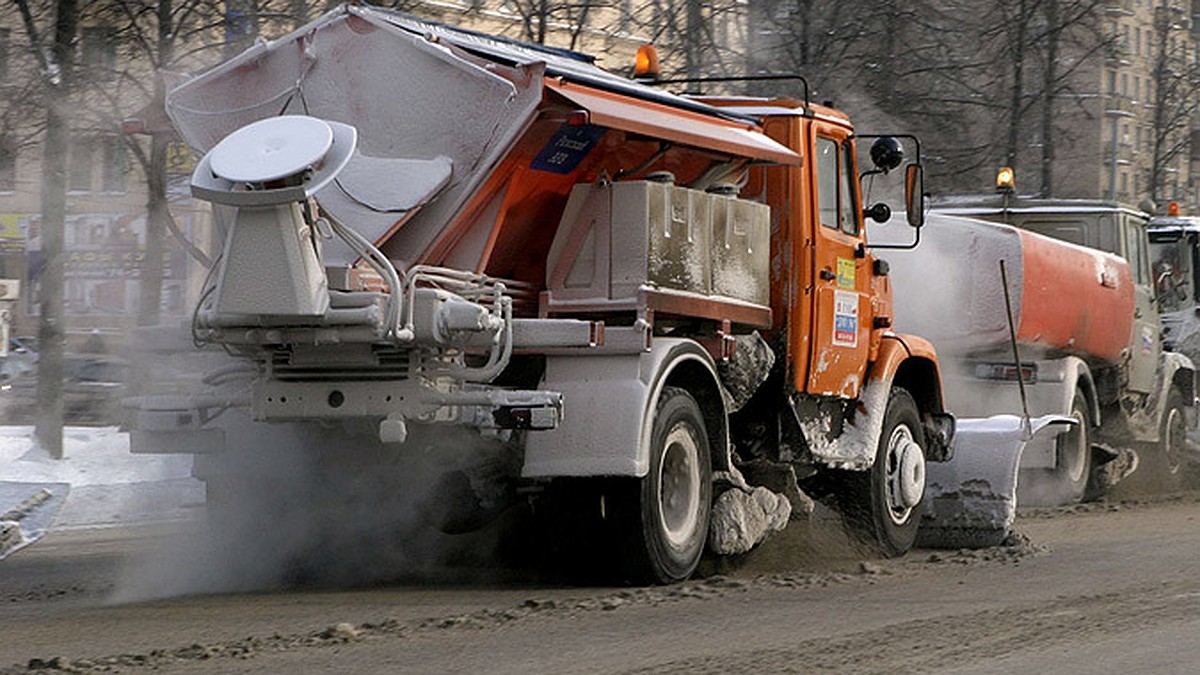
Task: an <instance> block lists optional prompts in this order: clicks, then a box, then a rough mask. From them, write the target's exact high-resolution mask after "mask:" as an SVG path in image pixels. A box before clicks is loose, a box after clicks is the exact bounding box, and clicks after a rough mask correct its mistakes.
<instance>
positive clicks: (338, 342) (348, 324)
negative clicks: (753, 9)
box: [132, 6, 954, 582]
mask: <svg viewBox="0 0 1200 675" xmlns="http://www.w3.org/2000/svg"><path fill="white" fill-rule="evenodd" d="M167 106H168V110H169V114H170V115H171V117H172V119H173V120H174V121H175V123H176V125H177V126H178V128H179V130H180V132H181V133H182V134H183V136H184V138H185V139H186V140H187V141H188V142H189V143H190V144H191V145H192V146H193V147H194V148H196V149H197V150H198V151H199V152H201V153H203V159H202V160H201V161H200V162H199V164H198V166H197V168H196V171H195V173H194V175H193V177H192V192H193V195H194V196H196V197H198V198H200V199H202V200H207V201H209V202H211V203H212V205H213V209H214V214H215V216H216V219H217V222H218V223H219V225H220V227H221V229H222V231H223V232H224V241H223V250H222V253H221V255H220V259H219V261H218V262H217V263H216V265H215V266H214V268H213V270H212V275H211V280H210V283H209V285H208V288H207V289H206V291H205V292H204V294H203V297H202V298H201V301H200V303H199V305H198V307H197V308H196V312H195V317H194V321H193V333H194V337H195V339H196V340H197V341H198V342H200V343H207V344H216V345H220V346H221V347H223V348H224V349H225V350H226V351H228V352H229V353H231V354H232V355H234V357H235V358H236V360H237V361H238V362H240V363H241V364H243V365H242V366H240V367H239V366H234V367H229V368H226V369H224V370H222V371H220V372H215V373H212V374H210V376H209V377H208V378H207V382H208V383H210V384H211V385H212V389H211V390H210V391H207V392H205V393H199V392H192V393H191V394H189V395H187V396H169V397H144V398H142V399H140V400H138V401H137V407H136V410H135V415H134V417H135V419H134V420H133V429H134V431H133V435H132V438H133V445H134V450H135V451H138V452H170V451H182V452H192V453H196V473H197V475H198V476H199V477H201V478H205V479H206V480H208V481H209V487H210V496H211V497H212V498H213V499H214V500H218V499H219V498H220V497H221V494H222V492H223V491H224V490H226V489H230V490H233V489H235V488H236V486H235V485H232V482H233V481H231V480H230V479H228V475H229V474H228V473H222V471H221V469H222V467H226V468H227V467H229V466H237V465H239V463H240V465H242V466H249V465H250V464H252V463H253V462H251V461H249V460H247V459H246V458H247V457H251V456H254V455H255V454H258V453H265V452H266V450H265V449H264V448H265V446H266V445H269V444H270V443H265V442H261V441H260V440H259V439H261V438H262V437H261V436H259V435H255V434H256V433H258V432H252V431H251V430H252V429H256V428H257V429H259V430H261V429H264V428H269V429H274V430H276V437H275V439H274V441H273V442H274V443H275V445H276V446H278V445H279V444H288V445H290V446H293V447H290V448H289V450H290V449H295V450H296V451H297V452H299V451H300V448H301V447H302V446H305V445H309V446H317V447H316V448H315V449H311V450H310V451H309V452H308V454H307V455H306V456H305V457H304V458H303V459H296V460H295V461H304V462H308V463H315V464H317V465H319V466H320V467H322V469H321V470H324V471H328V472H330V473H333V472H337V471H351V470H357V471H359V472H360V473H361V474H363V475H365V476H369V477H370V478H372V479H373V480H375V481H376V482H379V481H383V482H384V483H386V479H387V476H389V475H392V474H391V473H390V472H392V471H397V472H401V473H402V472H403V469H397V468H396V466H398V465H403V462H402V461H400V459H403V458H405V457H408V456H413V455H419V456H420V457H421V458H423V459H425V460H428V458H429V456H430V454H431V453H433V454H436V453H441V455H442V456H443V457H444V458H445V461H446V464H447V466H448V467H450V469H453V470H452V471H451V470H449V469H448V472H447V473H448V474H453V475H454V476H456V478H454V479H449V480H445V481H443V482H440V483H439V485H440V486H441V487H440V488H439V490H438V492H439V493H441V494H442V496H445V495H447V494H450V493H452V492H453V493H454V494H455V498H454V499H453V500H450V501H452V502H453V504H454V507H453V508H451V509H449V510H448V511H445V512H443V515H444V516H446V518H444V519H443V520H444V522H443V524H444V525H446V526H447V527H448V528H450V529H455V530H462V529H467V528H469V527H471V526H473V525H477V524H478V523H480V522H482V521H483V519H484V517H485V516H486V515H487V514H488V513H489V512H490V513H494V512H495V511H496V510H497V509H499V508H501V507H502V506H503V505H504V504H505V503H508V502H507V501H506V500H513V499H520V500H528V501H530V502H532V503H533V506H534V510H535V511H541V512H542V513H550V514H552V515H554V516H555V517H558V518H560V519H566V520H567V521H568V522H569V523H571V524H572V527H574V528H575V529H574V532H576V533H577V534H580V533H585V534H584V536H583V538H588V537H590V536H592V535H594V536H596V537H612V538H615V539H616V540H617V541H616V542H614V545H612V546H607V547H605V550H606V551H607V554H608V555H609V556H611V558H612V564H613V565H614V569H619V570H622V574H623V576H624V577H625V578H628V579H638V580H647V581H652V582H669V581H673V580H679V579H683V578H685V577H687V576H689V575H690V574H691V573H692V571H693V570H694V569H695V567H696V565H697V562H698V560H699V559H700V557H701V554H702V552H703V551H704V549H705V544H706V540H709V531H710V526H711V523H712V521H713V518H714V511H713V509H714V502H715V501H717V500H715V498H716V497H717V496H719V495H723V494H725V493H730V492H739V491H740V492H748V491H752V490H753V489H754V487H755V483H759V484H761V483H764V482H770V483H771V485H772V493H773V494H792V495H794V494H797V493H798V490H795V488H796V487H797V486H799V487H801V488H803V489H804V490H805V491H806V492H808V493H809V494H811V495H813V496H815V497H816V498H818V499H823V500H827V501H828V502H829V503H831V504H833V505H834V506H836V508H838V509H839V510H840V511H841V512H842V513H843V514H844V515H845V516H846V519H847V521H848V522H849V523H851V524H852V526H853V527H854V528H855V529H856V530H857V531H858V532H860V533H862V534H863V535H864V536H865V537H866V538H867V539H869V540H870V541H871V542H873V543H874V544H875V545H877V547H878V548H879V549H880V550H881V551H883V552H884V553H886V554H899V553H902V552H904V551H907V550H908V549H909V548H910V547H911V546H912V545H913V543H914V539H915V538H916V536H917V530H918V526H919V524H920V521H921V513H922V510H923V507H924V498H923V497H924V492H925V463H926V462H943V461H946V460H948V459H949V458H950V456H951V446H952V438H953V435H954V423H953V418H952V417H951V416H950V415H948V414H947V413H946V411H945V409H944V405H943V394H942V390H941V384H940V379H941V377H940V374H939V366H938V360H937V357H936V355H935V352H934V349H933V347H932V346H931V345H930V343H929V341H928V340H926V339H925V338H923V337H918V336H915V335H904V334H898V333H895V332H894V331H893V330H892V324H893V312H892V285H891V279H890V277H889V276H888V266H887V264H886V263H885V262H883V261H881V260H880V259H878V258H877V257H876V255H875V253H873V252H872V250H871V248H870V247H869V246H868V243H867V241H866V237H865V227H864V218H865V217H866V214H869V215H872V216H874V217H886V215H887V211H888V209H887V207H886V206H883V205H876V206H873V207H872V208H871V209H868V210H867V211H866V212H865V213H864V209H863V206H862V200H863V197H862V195H861V184H860V177H859V172H860V167H859V166H858V160H857V153H856V144H857V143H858V142H859V139H858V138H857V137H856V135H855V131H854V128H853V126H852V125H851V123H850V121H849V119H848V118H847V116H846V115H844V114H843V113H841V112H838V111H836V110H833V109H830V108H827V107H823V106H819V105H814V104H812V103H811V102H809V101H808V100H807V97H806V96H804V97H800V98H795V99H791V98H741V97H739V98H725V99H721V98H704V99H699V98H689V97H683V96H676V95H672V94H669V93H666V92H664V91H662V90H661V89H659V88H655V87H652V86H647V85H644V84H640V83H637V82H634V81H631V80H629V79H626V78H624V77H618V76H615V75H613V74H610V73H607V72H605V71H603V70H601V69H599V68H597V67H595V66H593V65H592V64H591V63H590V60H589V59H588V58H586V57H584V56H582V55H580V54H576V53H573V52H566V51H562V50H555V49H548V48H543V47H539V46H535V45H527V44H521V43H516V42H512V41H508V40H504V39H500V38H493V37H488V36H483V35H480V34H477V33H471V32H465V31H460V30H456V29H453V28H450V27H447V26H444V25H440V24H435V23H429V22H424V21H419V20H416V19H414V18H411V17H408V16H406V15H402V14H398V13H395V12H391V11H386V10H381V9H374V8H368V7H359V6H346V7H341V8H339V9H336V10H334V11H333V12H331V13H329V14H327V15H325V16H324V17H322V18H320V19H318V20H317V21H315V22H314V23H312V24H310V25H308V26H306V27H304V28H303V29H301V30H298V31H297V32H295V33H293V34H291V35H289V36H286V37H284V38H282V39H279V40H277V41H273V42H269V43H264V44H259V45H256V46H254V47H252V48H251V49H249V50H248V51H247V52H245V53H243V54H241V55H240V56H237V57H235V58H234V59H233V60H231V61H229V62H227V63H225V64H223V65H221V66H219V67H217V68H215V69H213V70H211V71H209V72H207V73H204V74H202V75H200V76H198V77H196V78H194V79H192V80H190V81H189V82H187V83H186V84H183V85H182V86H180V87H179V88H177V89H175V90H173V91H172V92H171V93H170V94H169V96H168V100H167ZM907 144H908V150H909V152H910V153H911V152H912V151H914V150H917V151H918V155H917V158H918V159H919V149H918V148H917V146H916V144H915V139H910V140H909V141H907ZM902 151H903V145H902V144H901V143H900V142H899V141H897V140H896V139H894V138H888V139H884V140H877V141H876V142H875V144H874V145H873V150H872V152H871V155H872V158H873V159H874V160H875V161H876V166H875V167H873V168H871V169H870V172H871V173H875V174H889V175H890V176H891V177H897V176H898V177H899V178H900V179H903V180H904V182H905V184H906V188H907V190H906V194H907V204H906V205H905V206H906V207H907V212H908V213H909V214H912V217H911V218H910V219H909V221H908V222H909V224H910V225H914V226H916V225H920V224H921V217H922V213H923V208H922V186H921V176H922V172H921V167H920V164H919V162H913V163H910V164H908V165H906V166H904V167H901V164H902V163H903V159H902ZM893 171H894V172H893ZM251 438H254V439H255V440H253V441H251V440H248V439H251ZM448 446H452V447H448ZM276 449H278V448H277V447H276ZM264 456H265V454H264ZM271 457H272V458H276V457H283V458H282V459H272V460H271V462H274V461H291V460H288V459H286V455H282V456H277V455H271ZM398 458H399V459H398ZM267 464H268V466H267V468H266V469H265V471H264V472H263V473H267V474H269V473H270V471H271V468H270V462H268V463H267ZM485 465H486V468H481V467H484V466H485ZM276 466H278V465H276ZM260 467H261V464H260ZM484 474H486V475H487V477H488V478H491V479H498V481H491V482H490V485H491V486H492V487H486V488H485V487H484V483H485V482H487V481H484V480H483V477H484ZM398 475H399V474H398ZM763 476H769V477H770V479H769V481H768V480H767V479H766V478H763ZM780 477H782V478H780ZM270 481H271V479H270V476H269V475H268V476H264V475H263V474H262V473H260V474H259V476H258V477H257V478H255V479H254V480H251V481H249V482H250V485H249V486H248V489H251V490H259V491H269V489H270V486H271V485H272V483H271V482H270ZM497 485H498V487H496V486H497ZM373 504H374V506H373V507H372V508H384V507H383V503H382V501H381V502H378V503H374V502H373ZM718 510H719V509H718ZM718 515H719V513H718ZM264 517H265V516H264ZM606 541H607V540H606ZM710 543H711V542H710ZM727 550H728V549H726V551H727Z"/></svg>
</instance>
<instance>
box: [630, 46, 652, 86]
mask: <svg viewBox="0 0 1200 675" xmlns="http://www.w3.org/2000/svg"><path fill="white" fill-rule="evenodd" d="M633 77H634V79H637V80H657V79H658V50H656V49H655V48H654V45H650V44H645V45H642V46H641V47H638V50H637V57H636V58H635V60H634V62H633Z"/></svg>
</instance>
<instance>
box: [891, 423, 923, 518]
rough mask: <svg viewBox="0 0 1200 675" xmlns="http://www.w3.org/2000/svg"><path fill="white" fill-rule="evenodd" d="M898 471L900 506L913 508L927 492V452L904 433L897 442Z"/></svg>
mask: <svg viewBox="0 0 1200 675" xmlns="http://www.w3.org/2000/svg"><path fill="white" fill-rule="evenodd" d="M895 447H896V454H897V457H896V460H897V461H896V467H897V468H896V472H895V473H894V474H893V476H894V481H895V483H894V490H893V494H894V495H896V497H897V501H898V502H899V504H898V506H900V507H901V508H904V509H911V508H913V507H914V506H916V505H917V504H918V503H920V501H921V497H922V496H924V494H925V453H924V452H922V450H921V446H920V445H917V443H916V442H915V441H913V439H912V437H911V436H909V435H908V434H904V435H903V437H902V438H901V439H898V442H897V443H896V446H895Z"/></svg>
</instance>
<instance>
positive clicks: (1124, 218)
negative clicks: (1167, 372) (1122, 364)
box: [1119, 214, 1162, 393]
mask: <svg viewBox="0 0 1200 675" xmlns="http://www.w3.org/2000/svg"><path fill="white" fill-rule="evenodd" d="M1119 222H1120V232H1121V233H1122V235H1123V236H1124V239H1125V241H1124V247H1123V248H1124V251H1125V259H1126V260H1127V261H1129V266H1130V267H1131V268H1133V336H1132V339H1131V340H1130V343H1131V344H1130V350H1129V351H1130V355H1129V389H1130V390H1131V391H1137V392H1142V393H1149V392H1151V391H1153V390H1154V384H1155V380H1156V378H1157V376H1158V362H1159V359H1160V358H1161V357H1162V341H1161V340H1160V339H1159V336H1160V335H1161V332H1162V324H1161V321H1160V319H1159V316H1158V308H1157V307H1156V306H1155V301H1154V282H1153V280H1152V279H1151V278H1150V258H1149V251H1147V250H1146V249H1147V246H1148V243H1147V237H1146V231H1145V229H1144V223H1143V221H1141V220H1140V219H1136V218H1133V217H1131V216H1128V215H1124V214H1122V215H1121V216H1120V221H1119Z"/></svg>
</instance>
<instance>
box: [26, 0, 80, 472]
mask: <svg viewBox="0 0 1200 675" xmlns="http://www.w3.org/2000/svg"><path fill="white" fill-rule="evenodd" d="M15 1H16V4H17V7H18V9H19V11H20V14H21V19H22V22H23V23H24V27H25V33H26V35H27V36H28V38H29V47H30V49H31V50H32V51H33V52H34V53H35V54H36V55H37V57H38V61H39V65H40V66H41V78H39V79H40V82H41V84H42V87H41V94H42V100H43V101H44V104H45V115H46V125H45V136H44V140H43V143H44V146H43V147H44V149H43V153H42V216H41V230H40V234H41V240H42V248H41V250H42V264H41V270H40V273H39V275H38V283H39V286H40V288H39V292H38V299H39V300H40V303H41V322H40V325H39V330H38V343H39V356H38V389H37V405H38V415H37V422H36V426H35V429H34V436H35V438H36V440H37V443H38V445H39V446H41V448H42V449H44V450H45V451H46V452H48V453H49V454H50V456H51V457H53V458H55V459H62V457H63V435H62V432H63V398H62V385H63V351H64V349H65V341H66V332H65V330H64V326H63V319H64V316H63V233H64V230H65V227H66V215H67V180H66V170H67V161H66V157H67V136H68V134H69V133H70V112H69V111H70V107H71V95H72V89H73V87H74V85H75V56H74V49H75V38H76V33H77V31H78V23H77V20H78V8H77V7H76V3H75V0H57V2H55V4H54V14H53V17H52V20H53V32H52V35H51V37H50V39H49V41H47V40H46V38H45V37H44V34H43V30H42V29H41V28H40V27H39V25H38V22H37V19H36V17H35V16H34V14H33V12H32V9H31V8H30V6H29V3H28V0H15Z"/></svg>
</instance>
